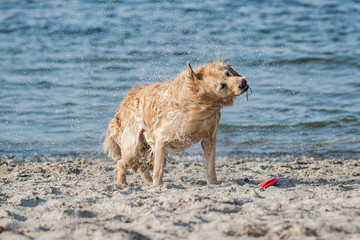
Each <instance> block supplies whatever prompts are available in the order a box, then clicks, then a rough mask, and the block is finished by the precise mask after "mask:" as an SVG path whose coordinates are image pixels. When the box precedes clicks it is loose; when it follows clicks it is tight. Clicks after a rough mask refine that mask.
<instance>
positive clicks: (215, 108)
mask: <svg viewBox="0 0 360 240" xmlns="http://www.w3.org/2000/svg"><path fill="white" fill-rule="evenodd" d="M191 81H192V80H191V79H188V77H187V73H186V72H183V73H181V74H180V75H179V76H178V77H177V78H176V79H175V80H174V81H173V82H172V83H171V87H170V88H172V89H171V91H172V93H173V94H176V95H177V97H175V99H177V100H178V101H179V102H178V104H179V106H180V108H181V109H182V110H183V111H184V112H187V113H189V114H191V115H192V116H198V117H199V119H207V118H211V117H212V116H214V115H216V114H217V113H219V112H220V110H221V108H222V107H223V104H222V103H220V102H216V101H214V99H209V98H207V97H206V95H204V94H203V93H202V92H200V90H199V89H197V86H196V85H194V84H193V83H192V82H191ZM179 86H182V87H181V88H179Z"/></svg>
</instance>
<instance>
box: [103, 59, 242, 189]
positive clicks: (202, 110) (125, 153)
mask: <svg viewBox="0 0 360 240" xmlns="http://www.w3.org/2000/svg"><path fill="white" fill-rule="evenodd" d="M187 67H188V69H187V71H184V72H182V73H180V74H179V75H178V76H177V77H176V78H175V80H173V81H166V82H164V83H153V84H149V85H147V84H146V85H142V86H140V87H135V88H133V89H131V90H130V91H128V92H127V96H126V97H125V98H124V100H123V101H122V103H121V105H120V107H119V109H118V110H117V111H116V114H115V118H114V119H112V120H111V121H110V124H109V127H108V130H107V136H106V138H105V140H104V151H105V153H106V152H108V155H109V157H111V158H112V159H114V160H115V161H117V183H121V184H126V171H127V170H128V169H131V170H133V171H137V170H139V173H140V175H141V177H142V179H143V181H144V182H145V183H147V184H151V183H152V184H153V185H155V186H157V185H160V184H162V178H163V174H164V167H165V163H166V157H167V150H168V149H169V150H172V151H175V152H183V151H185V150H186V149H187V148H189V147H190V146H191V145H193V144H195V143H197V142H199V141H201V147H202V149H203V151H204V155H205V160H206V175H207V182H208V184H216V183H217V179H216V172H215V150H216V133H217V129H218V126H219V121H220V110H221V108H222V107H224V106H230V105H232V104H233V102H234V99H235V98H236V97H237V96H239V95H240V94H242V93H244V92H246V91H247V90H248V89H249V86H248V84H247V81H246V80H245V78H244V77H243V76H241V75H240V74H238V73H237V72H236V71H235V70H234V69H232V68H231V65H228V64H226V63H225V61H224V60H215V61H213V62H211V63H209V64H206V65H203V66H200V67H198V68H196V69H194V70H193V69H192V67H191V65H190V63H187ZM151 170H153V177H152V178H151V175H150V171H151Z"/></svg>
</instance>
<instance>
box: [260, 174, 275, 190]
mask: <svg viewBox="0 0 360 240" xmlns="http://www.w3.org/2000/svg"><path fill="white" fill-rule="evenodd" d="M278 181H279V178H278V177H275V178H272V179H269V180H267V181H265V182H263V183H260V184H259V185H258V186H259V187H262V188H263V189H265V188H268V187H270V186H274V185H275V184H277V182H278Z"/></svg>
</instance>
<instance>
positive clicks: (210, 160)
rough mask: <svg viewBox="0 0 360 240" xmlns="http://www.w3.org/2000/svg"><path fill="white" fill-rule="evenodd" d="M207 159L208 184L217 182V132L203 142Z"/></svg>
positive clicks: (202, 145)
mask: <svg viewBox="0 0 360 240" xmlns="http://www.w3.org/2000/svg"><path fill="white" fill-rule="evenodd" d="M201 147H202V149H203V150H204V155H205V160H206V176H207V182H208V184H217V183H218V182H217V179H216V171H215V151H216V134H215V135H214V136H212V137H208V138H204V139H203V141H202V142H201Z"/></svg>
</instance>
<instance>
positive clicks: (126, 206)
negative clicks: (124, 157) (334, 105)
mask: <svg viewBox="0 0 360 240" xmlns="http://www.w3.org/2000/svg"><path fill="white" fill-rule="evenodd" d="M0 171H1V172H0V174H1V185H0V206H1V209H0V239H252V238H258V239H360V162H359V160H358V159H353V160H336V159H333V160H332V159H327V160H315V159H306V158H304V159H302V160H296V161H293V162H286V163H280V162H270V161H266V162H251V161H243V160H238V161H227V160H218V161H217V174H218V179H219V182H220V184H219V185H207V184H206V181H205V179H206V178H205V170H204V162H203V161H201V160H196V159H194V160H181V159H180V160H177V161H175V160H170V161H169V162H168V164H167V166H166V172H165V176H164V184H163V185H162V186H160V187H153V186H147V185H144V184H143V183H142V181H141V179H140V177H139V174H138V173H129V175H128V182H129V183H130V185H129V186H122V185H116V184H115V171H116V170H115V163H114V162H112V161H110V160H108V161H105V160H103V161H96V160H86V159H74V160H66V159H61V158H60V159H58V160H52V161H41V162H33V163H25V164H16V163H14V161H10V160H4V159H3V160H1V161H0ZM275 176H277V177H279V178H280V181H279V183H278V184H277V185H276V186H273V187H269V188H267V189H266V190H264V189H261V188H259V187H258V186H257V185H258V184H259V183H261V182H263V181H265V180H267V179H269V178H271V177H275Z"/></svg>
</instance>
